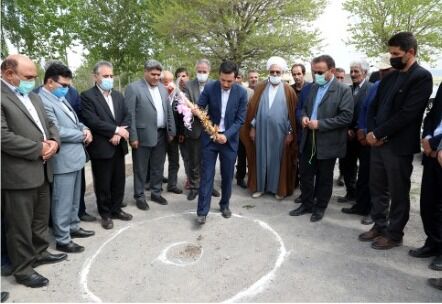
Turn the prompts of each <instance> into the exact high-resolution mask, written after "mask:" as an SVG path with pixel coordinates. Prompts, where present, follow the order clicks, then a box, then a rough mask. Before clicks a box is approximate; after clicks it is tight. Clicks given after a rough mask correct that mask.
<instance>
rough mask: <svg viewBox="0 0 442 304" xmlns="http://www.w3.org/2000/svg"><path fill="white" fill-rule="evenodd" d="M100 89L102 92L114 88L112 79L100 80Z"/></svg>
mask: <svg viewBox="0 0 442 304" xmlns="http://www.w3.org/2000/svg"><path fill="white" fill-rule="evenodd" d="M100 87H101V88H102V89H103V90H104V91H110V90H112V88H113V87H114V79H113V78H103V79H102V80H101V84H100Z"/></svg>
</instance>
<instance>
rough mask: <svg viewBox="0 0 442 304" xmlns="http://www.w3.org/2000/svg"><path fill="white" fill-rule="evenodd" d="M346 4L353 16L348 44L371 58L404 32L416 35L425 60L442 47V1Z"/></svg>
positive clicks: (359, 0) (349, 0)
mask: <svg viewBox="0 0 442 304" xmlns="http://www.w3.org/2000/svg"><path fill="white" fill-rule="evenodd" d="M343 7H344V9H345V10H346V11H348V12H350V13H351V14H352V15H353V16H354V17H353V18H352V24H351V25H350V26H349V29H348V31H349V33H350V36H351V38H350V40H349V41H348V43H349V44H351V45H353V46H355V47H356V49H358V50H363V51H365V52H366V53H367V55H368V56H369V57H375V56H377V55H379V54H380V53H383V52H385V51H386V50H387V46H388V44H387V42H388V39H389V38H390V37H391V36H393V35H394V34H395V33H398V32H401V31H408V32H412V33H413V34H414V35H415V36H416V39H417V41H418V46H419V47H418V55H419V56H420V57H421V58H422V59H423V60H424V61H432V60H434V59H435V58H436V56H437V54H438V53H439V54H440V51H441V50H442V2H441V0H346V1H345V2H344V4H343Z"/></svg>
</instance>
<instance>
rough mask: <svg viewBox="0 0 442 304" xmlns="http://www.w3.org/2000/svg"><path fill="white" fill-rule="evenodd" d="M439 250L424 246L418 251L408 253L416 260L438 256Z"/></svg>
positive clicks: (413, 250)
mask: <svg viewBox="0 0 442 304" xmlns="http://www.w3.org/2000/svg"><path fill="white" fill-rule="evenodd" d="M437 253H438V252H437V250H436V249H435V248H433V247H430V246H426V245H424V246H422V247H420V248H417V249H411V250H410V251H408V254H409V255H410V256H412V257H415V258H429V257H432V256H436V255H437Z"/></svg>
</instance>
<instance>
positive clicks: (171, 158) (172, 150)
mask: <svg viewBox="0 0 442 304" xmlns="http://www.w3.org/2000/svg"><path fill="white" fill-rule="evenodd" d="M178 146H179V145H178V138H177V137H175V138H174V139H173V140H172V141H171V142H167V144H166V154H167V159H168V162H169V168H168V174H167V181H168V184H167V190H171V189H174V188H176V187H177V182H178V170H179V169H180V153H179V152H178Z"/></svg>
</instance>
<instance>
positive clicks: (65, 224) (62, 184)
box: [51, 170, 81, 245]
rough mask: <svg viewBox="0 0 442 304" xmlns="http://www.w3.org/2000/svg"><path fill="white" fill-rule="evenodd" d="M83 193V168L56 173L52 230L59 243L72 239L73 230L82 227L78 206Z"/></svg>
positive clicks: (53, 192)
mask: <svg viewBox="0 0 442 304" xmlns="http://www.w3.org/2000/svg"><path fill="white" fill-rule="evenodd" d="M80 195H81V170H78V171H74V172H70V173H65V174H54V183H53V187H52V203H51V212H52V230H53V233H54V236H55V241H56V242H57V244H61V245H66V244H68V243H69V242H70V241H71V234H70V233H71V232H75V231H78V229H80V219H79V217H78V208H79V205H80Z"/></svg>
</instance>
